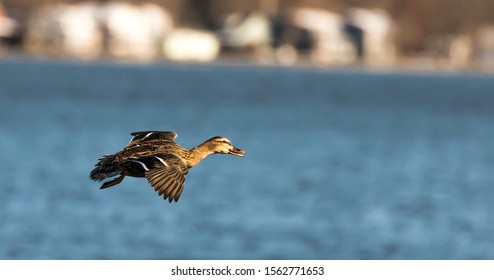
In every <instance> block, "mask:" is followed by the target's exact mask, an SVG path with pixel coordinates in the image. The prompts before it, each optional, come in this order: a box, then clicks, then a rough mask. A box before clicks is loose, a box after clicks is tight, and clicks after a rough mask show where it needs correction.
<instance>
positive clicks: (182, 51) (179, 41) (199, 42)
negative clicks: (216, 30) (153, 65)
mask: <svg viewBox="0 0 494 280" xmlns="http://www.w3.org/2000/svg"><path fill="white" fill-rule="evenodd" d="M219 52H220V42H219V40H218V38H217V37H216V36H215V35H214V34H213V33H211V32H207V31H201V30H194V29H188V28H179V29H175V30H174V31H172V32H170V33H169V34H168V35H167V36H166V38H165V40H164V42H163V53H164V55H165V57H167V58H168V59H171V60H176V61H201V62H205V61H212V60H214V59H216V58H217V57H218V55H219Z"/></svg>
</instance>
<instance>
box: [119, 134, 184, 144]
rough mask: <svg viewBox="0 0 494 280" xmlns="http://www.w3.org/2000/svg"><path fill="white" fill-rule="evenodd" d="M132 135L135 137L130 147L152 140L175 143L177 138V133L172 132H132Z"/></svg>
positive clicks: (131, 140)
mask: <svg viewBox="0 0 494 280" xmlns="http://www.w3.org/2000/svg"><path fill="white" fill-rule="evenodd" d="M130 135H132V136H133V137H132V138H131V139H130V142H129V144H127V147H128V146H132V145H134V144H136V143H137V142H142V141H150V140H163V141H170V142H173V140H175V138H176V137H177V134H176V133H175V132H171V131H138V132H132V133H131V134H130Z"/></svg>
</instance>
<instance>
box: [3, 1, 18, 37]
mask: <svg viewBox="0 0 494 280" xmlns="http://www.w3.org/2000/svg"><path fill="white" fill-rule="evenodd" d="M17 28H19V24H18V23H17V22H16V21H15V20H13V19H12V18H10V17H8V16H7V13H6V12H5V10H4V8H3V5H2V2H0V38H9V37H11V36H13V35H14V33H15V32H16V31H17Z"/></svg>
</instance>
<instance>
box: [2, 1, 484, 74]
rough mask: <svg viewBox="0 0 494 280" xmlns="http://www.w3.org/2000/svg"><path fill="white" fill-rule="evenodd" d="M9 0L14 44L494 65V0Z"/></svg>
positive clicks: (269, 58) (163, 55)
mask: <svg viewBox="0 0 494 280" xmlns="http://www.w3.org/2000/svg"><path fill="white" fill-rule="evenodd" d="M2 2H3V5H1V4H0V38H2V49H3V51H4V52H9V51H15V52H26V53H28V54H30V55H41V56H62V57H64V56H65V57H73V58H79V59H97V58H102V57H106V58H125V59H134V60H142V61H149V60H172V61H213V60H217V59H221V58H225V57H229V58H235V59H239V58H244V59H248V60H249V61H254V62H263V63H270V64H282V65H292V64H296V63H301V62H304V63H310V64H312V65H317V66H329V65H341V64H353V63H360V62H363V63H366V64H371V65H383V64H388V65H389V64H396V63H404V62H409V63H414V64H412V65H416V66H419V65H424V64H426V63H427V64H428V65H429V66H431V65H434V66H437V65H440V66H442V67H466V66H472V65H474V66H480V67H488V68H490V67H493V64H494V62H493V61H494V42H493V40H494V39H493V38H494V15H493V12H492V11H493V10H494V3H493V2H492V1H490V0H474V1H467V0H454V1H448V0H433V1H427V0H371V1H364V0H351V1H348V0H346V1H343V0H332V1H324V0H256V1H248V2H245V1H228V2H227V3H225V2H223V1H218V0H206V1H196V0H186V1H180V0H155V1H106V0H101V1H75V0H72V1H68V0H40V1H28V0H2ZM0 3H1V2H0ZM412 59H413V60H412Z"/></svg>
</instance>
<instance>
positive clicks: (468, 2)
mask: <svg viewBox="0 0 494 280" xmlns="http://www.w3.org/2000/svg"><path fill="white" fill-rule="evenodd" d="M85 1H88V0H37V1H32V0H3V4H4V6H5V7H6V8H7V9H8V11H9V12H11V13H12V14H13V15H14V16H17V17H19V18H23V17H28V16H29V13H30V12H32V11H34V10H35V9H36V8H38V7H40V6H42V5H45V4H53V3H76V2H85ZM108 1H109V0H97V1H96V2H101V3H104V2H108ZM127 1H128V2H134V3H141V2H143V1H142V0H127ZM148 2H154V3H156V4H159V5H161V6H163V7H165V8H167V9H168V10H169V11H170V12H171V13H172V15H173V16H174V18H175V20H176V21H177V22H178V23H179V24H181V25H189V26H191V25H192V26H203V27H209V26H211V25H213V24H214V23H215V21H216V20H217V19H218V18H219V17H221V16H223V15H225V14H227V13H231V12H233V11H240V12H249V11H259V10H261V11H263V12H266V13H268V14H276V13H282V12H283V11H285V10H287V9H290V8H293V7H301V6H305V7H320V8H325V9H329V10H331V11H334V12H339V13H341V14H344V13H345V11H346V10H347V9H348V8H351V7H362V8H381V9H384V10H386V11H388V13H389V14H390V15H391V17H392V18H393V19H394V21H395V23H396V24H397V28H398V30H399V32H397V34H396V35H397V36H396V44H397V46H398V49H399V51H400V53H402V54H405V55H406V54H413V53H417V52H422V51H424V49H425V48H426V47H427V44H428V42H429V41H430V40H431V39H433V38H435V37H437V36H443V35H458V34H467V35H473V34H474V33H475V31H476V30H477V29H478V28H479V27H481V26H484V25H487V24H494V1H493V0H256V1H242V0H228V1H224V0H148Z"/></svg>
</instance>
